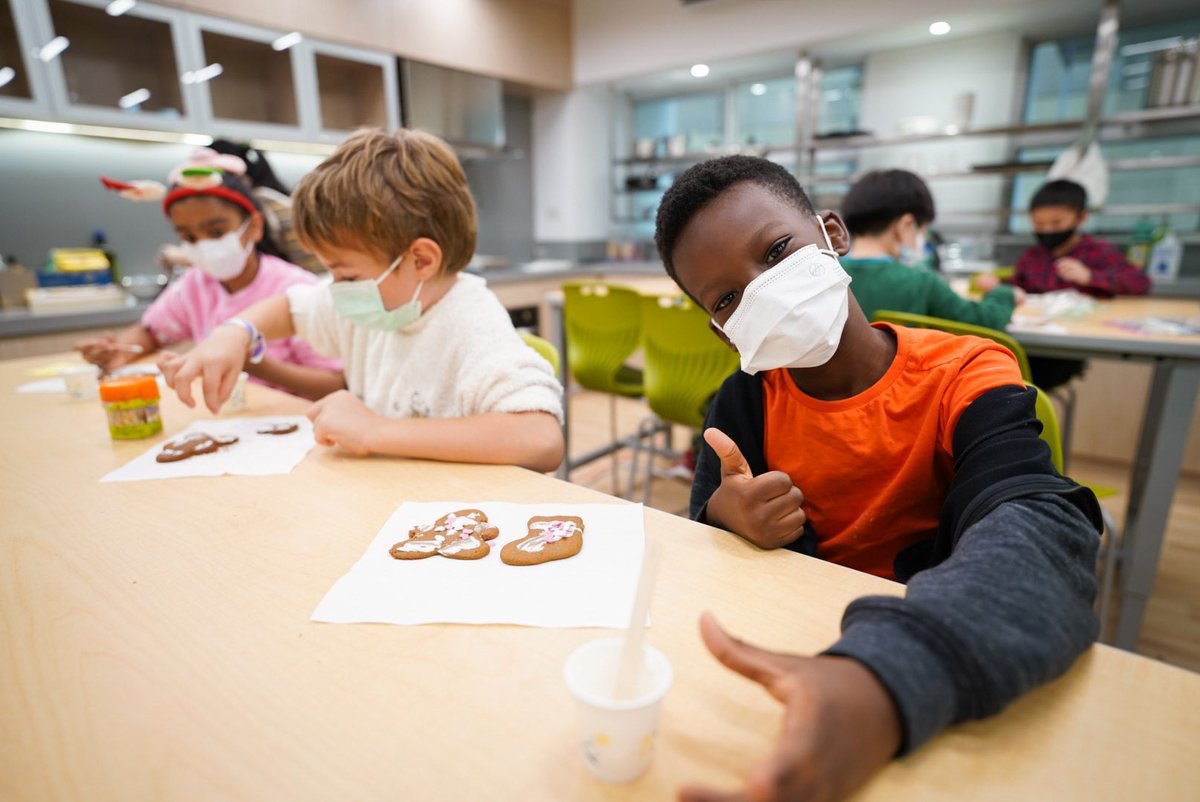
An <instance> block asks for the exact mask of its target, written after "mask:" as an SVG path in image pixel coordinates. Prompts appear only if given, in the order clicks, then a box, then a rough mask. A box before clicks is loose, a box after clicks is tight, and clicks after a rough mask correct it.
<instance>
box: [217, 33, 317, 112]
mask: <svg viewBox="0 0 1200 802" xmlns="http://www.w3.org/2000/svg"><path fill="white" fill-rule="evenodd" d="M200 38H201V43H202V46H203V48H204V62H205V66H206V67H207V66H208V65H214V64H219V65H221V71H220V74H218V75H216V76H215V77H212V78H211V79H209V80H207V81H206V84H207V86H208V91H209V97H210V98H211V101H212V116H213V117H214V118H215V119H218V120H237V121H242V122H253V123H271V124H274V125H285V126H298V125H299V124H300V115H299V113H298V112H297V109H296V82H295V78H294V76H293V70H292V54H291V52H290V51H289V50H282V51H280V50H274V49H273V48H272V47H271V43H270V41H256V40H254V39H250V38H245V37H242V36H236V35H232V34H229V33H224V32H219V31H215V30H204V31H202V32H201V37H200Z"/></svg>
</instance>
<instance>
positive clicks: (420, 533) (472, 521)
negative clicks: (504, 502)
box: [388, 509, 500, 560]
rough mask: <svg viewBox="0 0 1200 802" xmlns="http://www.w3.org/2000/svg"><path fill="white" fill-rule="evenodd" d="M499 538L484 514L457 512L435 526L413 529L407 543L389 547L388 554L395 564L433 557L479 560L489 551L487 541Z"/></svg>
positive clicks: (424, 525) (423, 525)
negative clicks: (396, 561)
mask: <svg viewBox="0 0 1200 802" xmlns="http://www.w3.org/2000/svg"><path fill="white" fill-rule="evenodd" d="M499 534H500V530H499V529H497V528H496V527H495V526H494V525H492V524H490V523H488V517H487V515H486V514H485V513H484V512H483V510H474V509H471V510H457V511H456V512H449V513H446V514H445V515H443V516H442V517H441V518H438V519H437V521H435V522H434V523H431V524H421V525H419V526H414V527H413V528H412V529H410V530H409V532H408V540H402V541H400V542H399V543H397V544H396V545H394V546H392V547H391V548H390V549H389V550H388V553H389V554H391V555H392V557H394V558H395V559H397V560H423V559H425V558H426V557H432V556H433V555H435V554H440V555H442V556H443V557H449V558H450V559H452V560H478V559H480V558H481V557H486V556H487V555H488V553H489V552H490V551H491V550H492V547H491V546H489V545H488V543H487V541H489V540H493V539H495V538H496V536H497V535H499Z"/></svg>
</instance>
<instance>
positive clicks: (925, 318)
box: [871, 309, 1032, 382]
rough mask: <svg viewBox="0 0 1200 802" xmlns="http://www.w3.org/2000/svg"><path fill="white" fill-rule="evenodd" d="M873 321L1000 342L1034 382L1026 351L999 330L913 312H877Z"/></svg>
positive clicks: (1022, 371)
mask: <svg viewBox="0 0 1200 802" xmlns="http://www.w3.org/2000/svg"><path fill="white" fill-rule="evenodd" d="M871 320H875V321H880V320H882V321H884V322H885V323H895V324H896V325H898V326H910V327H912V328H918V329H937V330H939V331H945V332H949V333H950V334H969V335H971V336H973V337H982V338H983V339H985V340H992V341H994V342H998V343H1000V344H1001V345H1003V346H1004V347H1005V348H1007V349H1008V350H1009V351H1012V354H1013V356H1015V357H1016V358H1017V367H1018V368H1020V370H1021V378H1022V379H1024V380H1025V381H1026V382H1029V381H1031V380H1032V376H1031V374H1030V371H1029V357H1028V356H1026V355H1025V349H1024V348H1022V347H1021V344H1020V343H1019V342H1017V341H1016V340H1015V339H1013V337H1012V336H1011V335H1009V334H1007V333H1005V332H1003V331H1000V330H998V329H989V328H987V327H986V326H976V325H973V324H971V323H959V322H958V321H957V320H945V319H944V318H940V317H930V316H929V315H916V314H913V313H912V312H897V311H894V310H891V309H878V310H876V312H875V314H874V315H872V316H871Z"/></svg>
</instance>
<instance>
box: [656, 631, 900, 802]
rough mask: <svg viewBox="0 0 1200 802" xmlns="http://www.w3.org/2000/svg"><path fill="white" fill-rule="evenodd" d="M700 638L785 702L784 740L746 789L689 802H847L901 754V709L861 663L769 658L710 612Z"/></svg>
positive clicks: (690, 791)
mask: <svg viewBox="0 0 1200 802" xmlns="http://www.w3.org/2000/svg"><path fill="white" fill-rule="evenodd" d="M700 634H701V636H702V637H703V638H704V643H705V645H706V646H708V649H709V651H711V652H712V653H713V655H715V656H716V658H717V659H718V660H720V661H721V662H722V663H724V664H725V665H726V666H728V667H729V668H731V669H733V670H734V671H736V672H738V673H739V674H742V675H743V676H746V677H749V678H750V679H752V680H754V681H755V682H759V683H761V684H762V685H763V687H765V688H766V689H767V691H768V692H769V693H770V694H771V695H772V696H774V697H775V698H776V699H778V700H779V701H781V702H783V704H784V707H785V710H784V721H783V734H782V735H781V736H780V738H779V743H778V745H777V747H776V749H775V754H774V755H772V756H771V757H770V758H769V759H768V760H767V761H766V762H765V763H763V764H761V765H760V766H758V768H756V769H755V770H754V772H753V773H751V775H750V777H749V779H748V780H747V782H746V787H745V789H744V790H742V791H739V792H725V791H716V790H714V789H711V788H697V787H691V788H684V789H682V790H681V791H680V792H679V799H680V800H681V802H742V801H743V800H751V799H752V800H755V802H785V800H827V801H832V800H837V799H842V798H843V797H846V796H849V795H850V794H851V793H853V792H854V790H855V789H857V788H858V787H859V786H861V785H862V784H863V783H864V782H866V781H867V779H869V778H870V776H871V775H872V774H874V773H875V772H876V771H878V770H879V769H880V768H882V767H883V766H884V765H885V764H886V763H887V762H888V761H889V760H890V759H891V758H892V756H893V755H895V754H896V752H897V750H898V749H899V748H900V738H901V731H900V715H899V713H898V712H897V710H896V706H895V704H893V702H892V699H891V697H890V696H889V695H888V692H887V690H886V689H885V688H884V687H883V685H882V684H880V682H879V680H877V679H876V678H875V675H874V674H872V673H871V672H870V671H869V670H868V669H867V668H866V667H865V666H863V665H862V664H861V663H859V662H857V661H855V660H852V659H850V658H847V657H829V656H821V657H799V656H796V655H787V654H780V653H778V652H768V651H766V650H764V649H759V648H757V647H755V646H750V645H748V644H746V643H743V642H742V641H739V640H737V639H735V638H732V637H730V636H729V634H727V633H726V632H725V630H723V629H721V627H720V626H719V625H718V624H717V622H716V621H715V620H714V619H713V617H712V616H711V615H709V614H708V613H705V614H704V615H703V616H702V617H701V618H700Z"/></svg>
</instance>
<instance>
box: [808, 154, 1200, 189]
mask: <svg viewBox="0 0 1200 802" xmlns="http://www.w3.org/2000/svg"><path fill="white" fill-rule="evenodd" d="M1050 164H1051V163H1050V162H1029V163H1027V164H1005V165H996V166H994V167H988V166H979V167H976V168H974V169H971V170H959V171H947V172H941V173H922V174H921V178H923V179H925V180H926V181H929V180H931V179H943V178H982V177H996V176H1005V175H1017V174H1019V173H1044V172H1046V171H1047V170H1049V169H1050ZM1107 164H1108V169H1109V170H1111V171H1128V170H1166V169H1174V170H1177V169H1180V168H1185V167H1200V156H1146V157H1141V158H1136V159H1112V160H1110V161H1108V162H1107ZM864 175H866V173H865V172H858V173H853V174H851V175H845V176H840V175H839V176H831V175H808V176H803V177H801V178H800V179H799V180H800V182H801V183H804V184H810V185H811V184H817V185H823V184H850V183H853V182H855V181H857V180H858V179H860V178H862V177H863V176H864Z"/></svg>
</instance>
